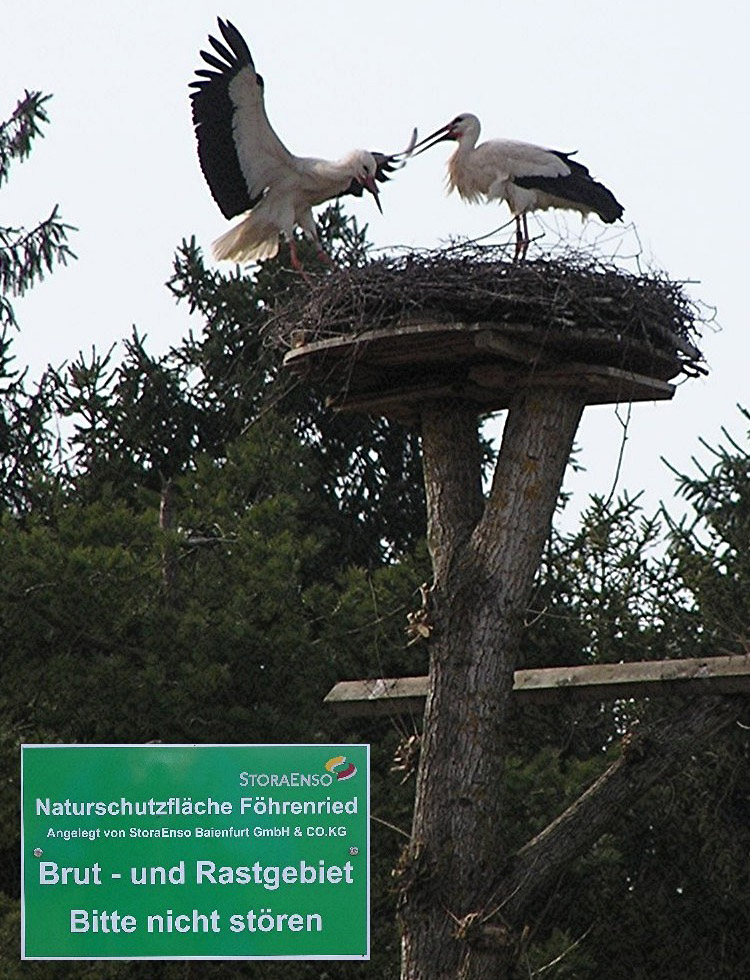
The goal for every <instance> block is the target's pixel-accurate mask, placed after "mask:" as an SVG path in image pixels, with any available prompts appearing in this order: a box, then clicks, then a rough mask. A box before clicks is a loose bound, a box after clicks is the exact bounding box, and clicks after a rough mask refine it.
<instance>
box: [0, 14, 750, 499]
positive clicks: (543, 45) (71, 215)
mask: <svg viewBox="0 0 750 980" xmlns="http://www.w3.org/2000/svg"><path fill="white" fill-rule="evenodd" d="M217 15H220V16H223V17H228V18H229V19H230V20H232V21H233V22H234V23H235V24H236V25H237V27H238V28H239V29H240V30H241V31H242V33H243V34H244V36H245V38H246V39H247V41H248V43H249V45H250V48H251V50H252V52H253V56H254V58H255V62H256V65H257V67H258V70H259V71H260V72H261V73H262V74H263V75H264V77H265V79H266V104H267V110H268V114H269V117H270V119H271V121H272V123H273V124H274V126H275V128H276V130H277V132H278V133H279V135H280V136H281V138H282V139H283V140H284V141H285V142H286V144H287V146H288V147H289V149H290V150H292V152H295V153H299V154H301V155H309V156H322V157H330V158H337V157H340V156H342V155H343V154H344V153H345V152H346V151H348V150H350V149H352V148H354V147H360V146H361V147H367V148H371V149H378V150H383V151H395V150H398V149H401V148H402V147H403V146H404V144H405V143H406V141H407V139H408V136H409V133H410V131H411V129H412V127H413V126H415V125H416V126H418V127H419V129H420V132H421V133H422V134H426V133H428V132H431V131H432V130H433V129H435V128H437V127H438V126H439V125H442V124H443V123H445V122H447V121H448V120H449V119H451V118H452V117H453V116H455V115H456V114H458V113H459V112H474V113H475V114H477V115H478V116H479V118H480V119H481V121H482V124H483V136H485V137H487V138H491V137H495V136H504V137H511V138H515V139H523V140H529V141H531V142H535V143H539V144H543V145H546V146H551V147H553V148H556V149H560V150H566V151H568V150H578V151H579V159H580V160H581V161H582V162H583V163H585V164H586V165H588V166H589V168H590V169H591V171H592V173H593V174H594V175H595V176H597V177H598V178H599V179H601V180H602V181H603V182H604V183H606V184H607V185H608V186H609V187H610V188H611V189H612V190H613V191H614V193H615V194H616V196H617V197H618V199H619V200H620V201H621V202H622V203H623V205H624V206H625V209H626V215H625V217H626V221H627V222H629V223H631V224H630V225H628V226H624V227H622V228H621V230H620V231H619V232H617V233H616V234H615V235H614V236H613V234H612V232H611V229H608V233H607V235H605V236H604V237H603V238H602V237H601V236H602V231H603V226H602V225H600V224H599V223H598V222H597V221H596V219H593V220H591V221H590V222H588V223H587V225H586V227H585V228H584V230H583V241H584V243H591V242H594V241H596V240H599V241H600V242H601V245H602V248H603V249H604V250H605V251H606V250H610V251H612V250H614V249H616V250H618V251H619V252H620V254H622V255H626V254H632V253H633V252H634V251H636V250H638V249H641V251H642V257H641V261H642V262H643V263H644V264H646V265H648V264H652V265H654V266H656V267H658V268H659V269H663V270H664V271H665V272H666V273H667V274H668V275H669V276H670V278H672V279H676V280H689V281H690V282H691V283H694V285H691V286H690V291H691V294H692V295H693V296H695V297H696V298H699V299H700V300H702V301H703V302H705V303H706V304H710V305H712V306H715V307H716V310H717V317H718V323H719V325H720V327H721V329H720V330H719V329H716V328H713V329H710V330H708V331H707V332H706V333H705V335H704V337H703V341H702V349H703V350H704V353H705V355H706V359H707V362H708V367H709V369H710V374H709V376H708V378H707V379H705V380H688V381H686V382H685V384H684V385H681V387H680V388H679V389H678V391H677V393H676V395H675V398H674V400H673V401H672V402H671V403H659V404H648V405H637V406H635V407H634V408H633V411H632V413H631V414H630V418H629V426H628V432H627V436H628V441H627V445H626V450H625V457H624V464H623V468H622V472H621V473H620V476H619V482H618V484H617V488H618V490H624V489H628V490H630V491H631V492H637V491H638V490H639V489H640V488H642V487H644V486H646V487H647V488H648V501H649V507H651V506H655V505H656V504H657V503H658V501H659V499H664V500H669V498H670V497H671V496H672V494H673V487H674V481H673V479H672V477H671V475H670V474H669V472H668V471H667V469H666V467H665V466H664V465H663V464H662V463H661V462H660V457H661V456H666V457H667V458H668V459H669V460H670V461H671V462H672V463H673V464H674V465H675V466H677V467H678V468H681V469H686V468H687V469H689V468H690V457H691V456H692V455H696V454H697V455H698V457H699V458H700V459H702V460H703V461H706V462H708V461H709V459H710V457H709V456H708V455H707V453H706V451H705V450H703V449H702V448H701V446H700V445H699V443H698V437H699V436H703V437H704V438H705V439H707V440H708V441H709V442H713V443H715V442H716V441H717V440H718V439H719V438H720V427H721V426H722V425H725V426H727V427H728V428H729V429H730V430H731V431H732V432H733V433H735V434H739V435H742V433H743V431H744V426H743V425H742V422H741V419H740V417H739V413H738V412H737V410H736V408H735V406H736V404H737V403H742V404H745V405H747V406H750V392H749V391H748V383H747V380H746V376H747V361H748V358H749V356H750V336H749V334H750V327H749V325H748V316H747V305H748V304H747V300H746V296H745V289H746V288H747V284H746V281H745V276H746V275H747V272H746V268H747V242H746V236H747V228H748V217H749V215H748V203H747V190H746V188H747V183H748V175H747V172H746V171H747V169H748V166H750V164H749V163H748V161H749V160H750V152H749V151H750V137H748V125H747V107H746V103H747V97H748V93H749V92H750V70H749V69H748V54H747V24H748V15H747V12H746V10H745V8H744V6H743V5H742V4H738V3H736V2H729V0H714V2H713V3H711V4H706V3H705V2H704V3H698V2H697V0H681V2H680V0H669V2H666V0H662V2H659V0H629V2H627V3H622V2H617V3H615V2H607V0H575V2H573V0H569V2H561V0H551V2H548V0H541V2H534V0H529V2H527V3H515V4H509V3H504V2H478V0H464V2H463V3H460V4H457V3H446V2H444V0H429V2H427V0H409V2H404V0H399V2H393V0H378V2H377V3H364V4H363V3H356V4H354V3H348V4H345V3H342V2H336V3H334V2H331V0H315V2H310V0H308V2H304V3H303V2H298V0H292V2H283V0H279V2H275V3H271V2H268V0H266V2H265V3H252V2H244V3H241V2H237V0H225V2H224V3H223V4H222V6H221V7H216V5H215V4H214V3H208V2H205V0H152V2H150V3H148V4H145V3H143V4H123V3H119V2H118V3H115V2H112V0H68V2H66V3H60V2H59V0H24V2H23V3H20V2H13V0H3V3H2V17H1V18H0V65H2V70H1V71H0V118H7V117H8V116H9V115H10V113H11V112H12V110H13V108H14V107H15V104H16V102H17V100H18V99H19V98H20V97H21V96H22V94H23V90H24V89H32V90H41V91H42V92H45V93H52V94H53V96H54V98H53V99H52V100H51V101H50V103H49V105H48V111H49V115H50V118H51V123H50V125H49V126H48V127H47V129H46V135H45V138H44V139H43V140H39V141H38V142H37V144H36V145H35V148H34V150H33V153H32V156H31V158H30V159H29V160H28V161H27V162H25V163H24V164H17V165H16V166H15V168H14V170H13V172H12V174H11V179H10V181H9V183H8V184H7V185H6V186H5V187H4V188H3V190H2V191H0V224H3V225H25V226H27V227H30V226H32V225H33V224H34V223H35V222H36V221H38V220H40V219H42V218H44V217H46V216H47V215H48V213H49V212H50V211H51V209H52V207H53V205H55V204H59V205H60V209H61V213H62V216H63V217H64V219H65V220H66V221H68V222H69V223H70V224H72V225H75V226H76V227H77V229H78V230H77V231H76V232H75V233H74V234H73V235H72V238H71V245H72V248H73V250H74V251H75V252H76V253H77V255H78V261H77V262H74V263H72V264H71V265H70V266H69V267H68V268H65V269H59V270H58V271H56V272H55V273H54V274H53V275H52V276H51V277H50V278H49V279H48V280H46V281H45V282H44V283H43V284H41V285H39V286H37V287H36V288H35V289H34V290H33V292H32V293H31V294H30V295H29V297H28V298H27V299H24V300H23V301H19V302H18V303H17V304H16V309H17V313H18V315H19V320H20V324H21V333H20V335H19V336H18V337H17V338H16V340H15V347H14V349H15V353H16V356H17V359H18V365H19V366H23V365H29V367H30V371H31V375H32V376H37V375H38V374H39V373H40V372H41V370H43V368H44V367H45V365H46V364H47V363H52V364H53V365H55V366H58V365H60V364H61V363H62V362H64V361H66V360H69V359H71V358H73V357H75V355H76V354H77V352H78V351H81V350H83V351H90V349H91V348H92V346H96V348H97V349H98V350H99V351H102V352H103V351H105V350H106V349H108V348H109V346H110V345H111V344H113V343H115V342H117V341H119V340H120V339H121V338H122V337H123V336H126V335H128V334H129V333H130V331H131V328H132V326H133V325H136V326H137V327H138V329H139V331H140V332H141V333H145V334H146V335H147V336H148V338H149V347H150V350H151V351H152V352H153V353H161V352H165V351H166V350H167V349H168V348H169V347H170V346H171V345H173V344H176V343H177V342H178V341H179V340H180V338H181V337H182V336H183V335H184V334H185V333H186V332H187V330H188V328H189V327H191V326H192V327H193V328H194V329H197V328H198V327H199V325H200V324H199V323H198V322H193V323H191V322H190V320H189V318H188V316H187V313H186V311H185V310H183V309H182V308H178V307H176V306H175V304H174V302H173V300H172V298H171V296H170V295H169V293H168V292H167V290H166V289H165V287H164V283H165V281H166V280H167V278H168V277H169V275H170V271H171V263H172V257H173V254H174V251H175V248H176V247H177V246H178V245H179V243H180V241H181V240H182V239H183V238H184V237H189V236H191V235H195V236H196V238H197V240H198V242H199V244H200V245H201V246H202V248H203V249H204V251H205V252H206V253H208V251H209V248H210V244H211V242H212V241H213V239H214V238H216V237H217V236H218V235H219V234H220V233H221V232H222V231H224V230H225V229H226V228H227V227H228V226H229V225H228V223H227V222H225V220H224V219H223V218H222V216H221V214H220V212H219V210H218V208H217V207H216V205H215V204H214V202H213V200H212V198H211V196H210V194H209V192H208V188H207V187H206V185H205V183H204V180H203V177H202V174H201V172H200V170H199V167H198V163H197V158H196V153H195V145H194V137H193V132H192V126H191V121H190V108H189V101H188V89H187V86H188V83H189V81H190V80H191V78H192V75H193V72H194V70H195V68H197V67H198V66H199V57H198V52H199V50H200V48H201V47H206V37H207V35H208V33H210V32H215V29H216V16H217ZM449 153H450V146H449V145H448V144H443V145H441V146H440V147H439V148H436V149H434V150H432V151H431V152H430V153H428V154H425V155H424V156H421V157H420V158H419V159H418V160H415V161H413V162H412V163H411V164H410V165H409V166H408V167H407V168H406V169H405V170H403V171H402V172H401V173H400V174H398V176H397V179H396V180H395V181H394V182H393V183H391V184H389V185H388V186H387V187H386V188H385V189H384V192H383V197H382V200H383V207H384V210H385V215H384V217H381V216H380V215H379V214H378V213H377V211H376V210H375V208H374V206H373V202H372V200H371V199H368V200H363V201H355V202H354V203H353V204H352V205H351V210H352V211H354V212H355V213H356V214H357V216H358V218H359V219H360V220H361V221H362V222H367V223H368V224H369V234H370V238H371V239H372V240H373V241H374V242H375V244H376V245H377V246H379V247H383V248H387V247H389V246H394V245H398V246H413V247H418V248H424V247H436V246H438V245H440V244H441V242H445V241H446V240H448V239H450V238H452V237H455V236H467V237H474V236H479V235H484V234H486V233H487V232H490V231H491V230H492V229H495V228H497V227H498V226H500V225H502V224H503V223H504V222H505V221H506V220H507V219H508V212H507V209H505V208H504V207H502V208H501V207H498V206H497V205H491V206H490V205H482V206H478V205H467V204H464V203H463V202H461V201H460V200H459V199H458V198H456V197H455V196H452V197H446V195H445V191H444V166H445V160H446V158H447V156H448V155H449ZM553 225H555V226H556V227H557V226H558V222H553ZM631 225H632V227H631ZM531 226H532V228H533V229H535V231H536V232H539V231H541V230H543V228H542V226H540V225H538V224H536V223H535V222H534V221H533V220H532V222H531ZM562 227H563V228H567V229H568V230H569V234H570V235H571V236H572V237H573V239H577V238H578V237H579V236H580V235H581V234H582V232H581V225H580V221H579V219H578V218H576V217H575V216H574V215H571V216H570V217H569V218H568V219H566V220H565V221H564V222H563V225H562ZM548 228H549V225H548ZM633 229H635V230H633ZM510 236H511V229H510V228H508V229H506V230H505V231H504V232H502V233H501V234H500V235H499V236H496V237H495V238H494V239H492V240H493V241H498V242H501V241H504V240H505V239H506V238H508V239H509V238H510ZM553 237H554V235H553V234H552V233H551V232H549V233H548V240H549V241H551V240H552V238H553ZM538 247H539V248H542V249H544V247H545V242H544V241H542V242H541V243H540V244H539V246H538ZM532 254H534V253H532ZM536 254H539V253H538V252H537V253H536ZM624 417H625V411H624V410H623V409H622V408H621V409H620V410H619V413H618V410H617V409H616V408H615V407H614V406H606V407H599V408H590V409H587V410H586V413H585V416H584V422H583V424H582V426H581V429H580V431H579V436H578V443H579V445H580V446H581V448H582V455H581V461H582V462H583V463H584V464H585V466H586V467H587V473H586V474H585V476H581V477H573V478H569V480H568V485H569V486H570V487H571V488H572V489H573V490H574V491H575V492H576V493H577V495H578V496H579V499H580V498H582V497H583V495H584V494H587V493H590V492H598V493H601V494H604V495H607V494H608V493H609V491H610V489H611V487H612V484H613V480H614V479H615V474H616V469H617V466H616V464H617V456H618V452H619V447H620V442H621V439H622V436H623V426H622V420H623V419H624Z"/></svg>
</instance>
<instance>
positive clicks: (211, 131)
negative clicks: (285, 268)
mask: <svg viewBox="0 0 750 980" xmlns="http://www.w3.org/2000/svg"><path fill="white" fill-rule="evenodd" d="M219 30H220V31H221V34H222V37H223V39H224V41H225V42H226V44H225V43H223V42H222V41H219V40H217V39H216V38H215V37H210V36H209V42H210V43H211V46H212V48H213V51H201V57H202V58H203V60H204V61H205V62H206V64H207V65H208V66H209V67H208V68H199V69H198V70H197V72H196V74H197V75H198V78H197V79H196V81H194V82H191V88H193V89H194V91H193V92H191V95H190V97H191V100H192V104H193V123H194V125H195V134H196V137H197V140H198V157H199V159H200V164H201V169H202V170H203V174H204V176H205V178H206V181H207V182H208V186H209V188H210V190H211V193H212V195H213V197H214V200H215V201H216V203H217V204H218V205H219V208H220V209H221V213H222V214H223V215H224V217H225V218H234V217H236V216H237V215H240V214H245V212H249V213H248V214H247V215H246V217H244V218H243V220H242V221H240V222H239V223H238V224H237V225H235V226H234V227H233V228H230V230H229V231H228V232H226V233H225V234H223V235H222V236H221V237H220V238H218V239H217V241H216V242H214V245H213V252H214V256H215V257H216V258H217V259H230V260H233V261H236V262H245V261H251V260H255V261H257V260H260V259H268V258H272V257H273V256H274V255H276V253H277V252H278V250H279V234H280V233H283V235H284V237H285V238H286V240H287V242H288V243H289V249H290V255H291V262H292V265H293V267H294V268H295V269H300V268H301V263H300V260H299V257H298V255H297V249H296V247H295V242H294V228H295V226H299V227H300V228H301V229H302V231H303V232H304V234H305V235H306V236H307V237H308V238H309V239H311V240H312V241H313V242H315V244H316V245H317V247H318V251H319V254H321V255H322V256H323V257H325V258H326V259H327V258H328V256H327V255H326V254H325V252H324V251H323V249H322V247H321V245H320V242H319V239H318V232H317V229H316V226H315V219H314V218H313V213H312V208H313V207H314V206H315V205H317V204H323V203H324V202H325V201H330V200H332V199H333V198H337V197H341V196H342V195H344V194H354V195H356V196H361V195H362V193H363V191H364V190H367V191H369V192H370V193H371V194H372V195H373V197H374V198H375V203H376V204H377V206H378V208H379V209H380V199H379V189H378V182H383V181H385V180H388V174H389V173H392V172H393V171H394V170H396V169H398V168H399V167H400V166H403V164H404V162H405V161H406V158H407V157H408V156H409V154H410V153H411V150H412V148H413V146H414V143H415V142H416V131H415V132H414V134H413V136H412V140H411V143H410V145H409V146H408V147H407V148H406V150H404V151H403V152H402V153H393V154H384V153H375V152H371V151H368V150H353V151H351V152H350V153H348V154H347V155H346V156H344V157H342V158H341V159H340V160H336V161H331V160H320V159H317V158H314V157H297V156H294V154H293V153H290V152H289V150H288V149H287V148H286V147H285V146H284V144H283V143H282V142H281V140H280V139H279V137H278V136H277V135H276V133H275V132H274V130H273V127H272V126H271V124H270V122H269V121H268V116H267V115H266V109H265V105H264V101H263V87H264V83H263V79H262V77H261V76H260V75H259V74H258V73H257V72H256V70H255V64H254V63H253V59H252V55H251V54H250V49H249V48H248V46H247V44H246V42H245V40H244V38H243V37H242V35H241V34H240V32H239V31H238V30H237V28H236V27H235V26H234V25H233V24H231V23H229V21H223V20H221V19H219ZM214 52H215V53H214ZM381 210H382V209H381Z"/></svg>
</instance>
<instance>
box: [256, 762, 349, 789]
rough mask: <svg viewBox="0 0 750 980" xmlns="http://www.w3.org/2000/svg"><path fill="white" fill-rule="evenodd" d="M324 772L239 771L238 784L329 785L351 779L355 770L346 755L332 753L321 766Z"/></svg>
mask: <svg viewBox="0 0 750 980" xmlns="http://www.w3.org/2000/svg"><path fill="white" fill-rule="evenodd" d="M323 768H324V769H325V772H308V773H305V772H286V773H277V772H246V771H243V772H241V773H240V786H257V787H266V786H331V785H332V784H333V782H334V781H336V782H338V781H339V780H343V779H351V777H352V776H353V775H355V773H356V772H357V767H356V766H355V765H354V763H353V762H347V760H346V756H344V755H334V756H333V757H332V758H330V759H329V760H328V761H327V762H326V763H325V765H324V766H323Z"/></svg>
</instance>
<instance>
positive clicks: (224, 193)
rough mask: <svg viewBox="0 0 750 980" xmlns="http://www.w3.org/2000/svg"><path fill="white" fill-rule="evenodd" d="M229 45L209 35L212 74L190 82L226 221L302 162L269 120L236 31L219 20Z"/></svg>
mask: <svg viewBox="0 0 750 980" xmlns="http://www.w3.org/2000/svg"><path fill="white" fill-rule="evenodd" d="M219 29H220V31H221V34H222V36H223V38H224V40H225V41H226V42H227V44H228V45H229V47H228V48H227V47H226V45H225V44H223V43H222V42H221V41H218V40H217V39H216V38H214V37H209V41H210V42H211V45H212V47H213V48H214V51H215V52H216V54H214V53H213V52H210V51H201V57H202V58H203V60H204V61H205V62H206V63H207V64H208V65H210V66H211V70H209V69H206V68H200V69H198V71H197V72H196V74H197V75H198V76H199V77H198V79H197V80H196V81H194V82H192V83H191V88H193V89H194V90H195V91H193V92H192V93H191V99H192V103H193V123H194V125H195V134H196V137H197V140H198V156H199V159H200V163H201V169H202V170H203V174H204V176H205V178H206V181H207V182H208V186H209V187H210V189H211V193H212V194H213V197H214V199H215V201H216V203H217V204H218V205H219V207H220V209H221V212H222V214H223V215H224V217H226V218H232V217H234V216H235V215H237V214H242V213H243V212H245V211H247V210H248V209H249V208H251V207H253V206H254V205H255V204H257V202H258V201H259V200H260V199H261V198H262V197H263V195H264V193H265V192H266V190H267V189H268V188H269V187H271V186H273V184H274V183H275V182H276V181H278V180H279V179H281V178H282V177H283V175H284V173H285V172H288V171H289V170H297V169H298V167H297V164H298V160H297V157H295V156H294V155H293V154H292V153H290V152H289V150H287V148H286V147H285V146H284V144H283V143H282V142H281V140H280V139H279V137H278V136H277V135H276V133H275V132H274V130H273V128H272V127H271V124H270V123H269V121H268V117H267V116H266V109H265V105H264V101H263V79H262V77H261V76H260V75H259V74H258V73H257V72H256V70H255V65H254V63H253V59H252V56H251V54H250V49H249V48H248V46H247V44H246V43H245V40H244V38H243V37H242V35H241V34H240V32H239V31H238V30H237V28H236V27H235V26H234V25H233V24H231V23H229V21H222V20H221V19H219Z"/></svg>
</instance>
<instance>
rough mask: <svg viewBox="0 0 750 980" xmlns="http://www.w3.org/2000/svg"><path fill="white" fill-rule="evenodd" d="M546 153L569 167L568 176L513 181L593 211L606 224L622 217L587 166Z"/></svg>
mask: <svg viewBox="0 0 750 980" xmlns="http://www.w3.org/2000/svg"><path fill="white" fill-rule="evenodd" d="M549 152H550V153H554V154H555V156H556V157H559V158H560V159H561V160H562V161H563V163H565V164H566V165H567V166H568V167H569V168H570V173H569V174H565V175H562V176H559V177H549V176H547V177H542V176H538V175H528V176H523V177H514V178H513V182H514V183H515V184H518V186H519V187H527V188H529V189H531V190H538V191H544V193H545V194H552V195H554V196H555V197H559V198H561V199H562V200H564V201H570V202H571V203H573V204H582V205H584V206H585V207H587V208H590V209H591V210H592V211H596V213H597V214H598V215H599V217H600V218H601V219H602V221H605V222H607V223H608V224H611V223H612V222H613V221H617V220H619V219H620V218H621V217H622V215H623V212H624V208H623V206H622V205H621V204H620V202H619V201H618V200H617V198H616V197H615V196H614V194H613V193H612V191H611V190H609V188H607V187H605V186H604V184H600V183H599V181H597V180H594V178H593V177H592V176H591V174H590V173H589V171H588V167H584V165H583V164H582V163H578V162H577V161H576V160H571V159H570V156H571V154H570V153H561V152H560V151H558V150H550V151H549Z"/></svg>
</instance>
